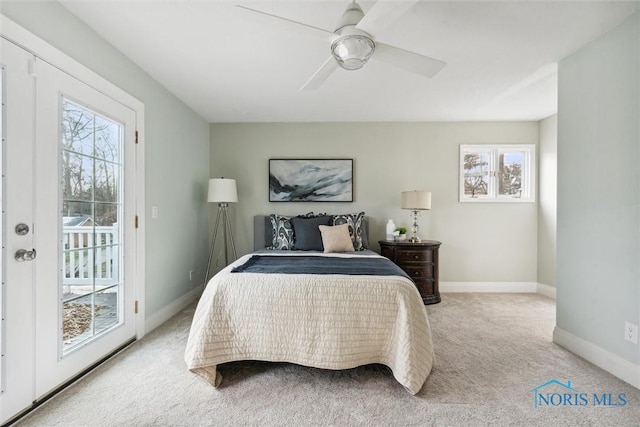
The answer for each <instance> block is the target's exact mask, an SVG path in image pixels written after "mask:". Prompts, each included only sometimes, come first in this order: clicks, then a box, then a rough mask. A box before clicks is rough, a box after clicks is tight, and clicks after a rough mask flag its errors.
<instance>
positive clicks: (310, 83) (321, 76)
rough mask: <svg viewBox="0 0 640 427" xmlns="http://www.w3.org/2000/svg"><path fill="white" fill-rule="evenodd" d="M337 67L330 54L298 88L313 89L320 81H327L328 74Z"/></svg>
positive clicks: (316, 87) (317, 86) (318, 85)
mask: <svg viewBox="0 0 640 427" xmlns="http://www.w3.org/2000/svg"><path fill="white" fill-rule="evenodd" d="M337 69H338V63H337V62H336V60H335V59H334V58H333V56H330V57H329V59H327V60H326V61H325V63H324V64H322V67H320V69H318V71H316V72H315V74H314V75H313V76H311V78H310V79H309V80H307V82H306V83H305V84H304V85H303V86H302V87H301V88H300V90H315V89H318V88H319V87H320V86H322V83H324V82H325V81H327V79H328V78H329V76H331V74H333V72H334V71H335V70H337Z"/></svg>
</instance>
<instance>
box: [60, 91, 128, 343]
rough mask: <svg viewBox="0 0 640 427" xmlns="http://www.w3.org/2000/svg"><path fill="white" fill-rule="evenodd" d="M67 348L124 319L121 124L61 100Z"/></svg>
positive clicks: (63, 329)
mask: <svg viewBox="0 0 640 427" xmlns="http://www.w3.org/2000/svg"><path fill="white" fill-rule="evenodd" d="M62 109H63V113H62V128H63V131H62V156H61V167H62V177H63V179H62V182H61V185H62V195H63V200H62V215H61V217H62V233H63V234H62V243H63V245H62V265H63V269H62V291H61V294H62V299H61V300H62V308H61V312H62V337H61V340H62V348H63V354H64V353H66V352H68V351H70V350H72V349H73V348H75V347H77V346H78V345H80V344H83V343H85V342H87V341H88V340H91V339H92V338H94V337H96V336H98V335H100V334H102V333H104V332H106V331H108V330H110V329H112V328H113V327H115V326H117V325H118V324H120V322H121V318H122V315H121V307H122V302H121V295H122V290H121V286H122V285H121V284H122V280H121V278H122V269H121V265H122V262H121V259H120V254H122V248H121V247H120V242H121V241H122V239H121V238H120V234H121V231H120V228H119V227H118V224H119V223H120V219H121V215H122V199H121V197H122V191H121V188H120V176H121V175H122V163H120V160H121V157H122V156H121V150H122V135H123V132H122V130H123V126H122V124H120V123H117V122H115V121H113V120H110V119H108V118H106V117H103V116H101V115H100V114H98V113H97V112H95V111H92V110H90V109H88V108H87V107H84V106H80V105H78V104H76V103H74V102H73V101H70V100H68V99H66V98H63V101H62Z"/></svg>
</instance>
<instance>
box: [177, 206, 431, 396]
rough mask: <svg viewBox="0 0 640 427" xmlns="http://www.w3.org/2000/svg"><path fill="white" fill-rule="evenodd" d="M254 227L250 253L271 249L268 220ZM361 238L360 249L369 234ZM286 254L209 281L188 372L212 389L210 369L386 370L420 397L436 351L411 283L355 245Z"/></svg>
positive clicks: (249, 258)
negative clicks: (280, 365) (272, 365)
mask: <svg viewBox="0 0 640 427" xmlns="http://www.w3.org/2000/svg"><path fill="white" fill-rule="evenodd" d="M267 218H268V217H267ZM363 219H364V222H367V221H366V217H365V218H363ZM254 224H255V229H254V234H255V235H256V238H255V239H254V241H255V242H254V246H255V247H256V249H257V248H258V247H260V246H262V247H263V248H264V246H265V244H266V245H269V243H271V242H273V241H274V238H273V236H274V233H272V232H271V231H273V230H272V229H271V227H269V226H268V224H269V223H268V221H267V219H266V218H265V216H257V217H256V218H255V220H254ZM261 224H267V226H266V227H261ZM352 228H353V227H352ZM352 228H350V229H349V231H350V232H352V233H351V240H352V242H354V241H355V240H356V238H355V236H354V234H357V233H355V230H352ZM321 229H323V230H326V231H327V232H331V233H333V232H334V231H337V230H338V228H336V227H331V226H330V227H329V228H322V227H321ZM358 232H361V233H363V235H362V236H360V238H361V240H363V241H364V242H365V244H366V240H367V236H366V234H367V229H366V226H363V229H362V230H359V231H358ZM276 234H278V233H277V231H276ZM300 236H302V235H300ZM323 237H324V235H323ZM325 243H326V241H325ZM360 243H362V242H360ZM291 249H292V248H288V249H287V250H282V249H271V250H266V249H258V250H256V251H255V252H253V253H251V254H247V255H244V256H242V257H240V258H239V259H238V260H237V261H235V262H233V263H232V264H230V265H229V266H227V267H226V268H224V269H223V270H221V271H220V272H219V273H218V274H216V275H215V276H214V277H213V278H212V279H211V280H210V281H209V283H208V285H207V287H206V289H205V290H204V292H203V294H202V297H201V298H200V301H199V303H198V306H197V308H196V312H195V315H194V319H193V322H192V326H191V330H190V333H189V339H188V342H187V348H186V351H185V361H186V363H187V367H188V368H189V369H190V370H191V371H192V372H194V373H196V374H198V375H200V376H202V377H204V378H205V379H206V380H207V381H208V382H209V383H211V384H212V385H213V386H214V387H217V386H219V385H220V383H221V381H222V377H221V375H220V373H219V372H218V370H217V366H218V365H220V364H222V363H226V362H232V361H240V360H261V361H269V362H290V363H296V364H299V365H304V366H310V367H315V368H321V369H350V368H354V367H357V366H362V365H367V364H383V365H386V366H388V367H389V368H390V369H391V371H392V373H393V376H394V378H395V379H396V380H397V381H398V382H399V383H400V384H401V385H403V386H404V387H405V388H406V389H407V390H408V391H409V392H410V393H411V394H416V393H418V392H419V391H420V389H421V388H422V386H423V384H424V383H425V381H426V379H427V376H428V375H429V373H430V372H431V368H432V366H433V363H434V353H433V346H432V341H431V332H430V329H429V322H428V319H427V313H426V310H425V307H424V305H423V303H422V299H421V297H420V294H419V292H418V290H417V289H416V287H415V285H414V283H413V282H412V281H411V279H410V278H408V277H407V276H406V274H404V272H403V271H402V270H400V269H399V268H398V267H397V266H395V264H393V263H392V262H391V261H389V260H388V259H387V258H384V257H382V256H380V255H378V254H377V253H375V252H372V251H370V250H367V249H366V248H363V247H362V245H360V247H359V249H360V250H357V251H356V250H354V251H349V252H329V253H326V252H323V251H319V250H291Z"/></svg>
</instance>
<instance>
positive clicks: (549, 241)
mask: <svg viewBox="0 0 640 427" xmlns="http://www.w3.org/2000/svg"><path fill="white" fill-rule="evenodd" d="M538 165H539V167H538V283H542V284H544V285H548V286H553V287H555V286H556V222H557V220H556V218H557V193H558V192H557V181H558V115H557V114H555V115H553V116H551V117H547V118H546V119H544V120H542V121H540V146H539V147H538Z"/></svg>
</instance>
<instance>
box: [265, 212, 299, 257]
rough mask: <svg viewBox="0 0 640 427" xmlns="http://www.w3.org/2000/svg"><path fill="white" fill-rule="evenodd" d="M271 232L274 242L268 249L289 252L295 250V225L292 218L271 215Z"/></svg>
mask: <svg viewBox="0 0 640 427" xmlns="http://www.w3.org/2000/svg"><path fill="white" fill-rule="evenodd" d="M269 220H270V222H271V232H272V235H273V241H272V243H271V246H269V247H268V248H267V249H273V250H284V251H288V250H291V249H293V225H292V224H291V217H288V216H282V215H276V214H271V215H269Z"/></svg>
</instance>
